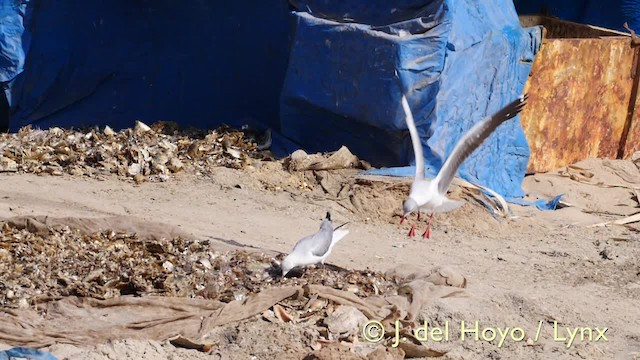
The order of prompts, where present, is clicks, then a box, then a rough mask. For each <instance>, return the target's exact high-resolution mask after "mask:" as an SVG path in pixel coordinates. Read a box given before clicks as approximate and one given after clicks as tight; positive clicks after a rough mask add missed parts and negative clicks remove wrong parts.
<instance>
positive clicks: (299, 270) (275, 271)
mask: <svg viewBox="0 0 640 360" xmlns="http://www.w3.org/2000/svg"><path fill="white" fill-rule="evenodd" d="M312 266H313V265H312ZM322 266H323V265H320V266H317V265H316V269H322ZM324 267H325V269H326V270H328V271H332V272H338V273H348V272H349V270H348V269H345V268H343V267H340V266H337V265H332V264H324ZM309 271H313V270H312V268H311V267H301V266H297V267H295V268H293V269H291V270H290V271H289V272H288V273H287V275H285V276H284V277H283V276H282V267H281V266H280V265H275V264H272V265H271V266H270V267H269V268H268V269H267V273H268V274H269V276H271V278H273V279H277V278H287V279H289V278H301V277H303V276H304V275H305V274H306V273H307V272H309Z"/></svg>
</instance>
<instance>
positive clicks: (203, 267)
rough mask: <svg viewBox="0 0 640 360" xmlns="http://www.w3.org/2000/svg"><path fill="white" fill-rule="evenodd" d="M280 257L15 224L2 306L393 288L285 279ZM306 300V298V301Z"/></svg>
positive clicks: (344, 280)
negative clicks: (70, 299) (284, 289)
mask: <svg viewBox="0 0 640 360" xmlns="http://www.w3.org/2000/svg"><path fill="white" fill-rule="evenodd" d="M274 263H275V262H274V259H272V258H270V257H267V256H259V255H256V254H248V253H245V252H229V253H220V252H215V251H211V250H210V247H209V243H208V241H192V240H184V239H181V238H176V239H172V240H167V241H162V242H159V241H149V240H146V241H143V240H141V239H139V238H138V237H137V236H136V235H135V234H126V233H115V232H112V231H105V232H102V233H94V234H91V235H83V234H81V233H80V232H79V231H75V230H73V229H70V228H69V227H64V228H60V229H57V228H50V230H49V235H48V236H42V235H38V234H35V233H32V232H30V231H28V230H26V229H22V230H18V229H16V228H14V227H10V226H8V225H7V224H5V225H4V226H3V229H2V235H1V236H0V306H10V307H22V308H24V307H28V306H29V305H31V304H35V303H38V302H42V301H46V300H49V299H55V298H59V297H63V296H81V297H93V298H98V299H106V298H112V297H116V296H119V295H124V294H141V295H142V294H155V295H165V296H179V297H200V298H206V299H216V300H220V301H222V302H230V301H232V300H237V299H243V298H244V297H246V296H247V295H249V294H251V293H257V292H259V291H260V290H262V289H264V288H265V287H270V286H281V285H300V284H305V283H315V284H322V285H326V286H331V287H335V288H338V289H345V290H349V291H351V292H353V293H354V294H357V295H360V296H366V295H370V294H373V293H384V292H385V291H386V290H387V289H389V288H390V287H391V285H392V284H391V282H389V281H387V280H386V279H385V278H384V276H383V275H382V274H376V273H370V272H358V271H349V272H345V271H342V272H338V271H327V270H326V269H309V270H308V271H306V273H305V275H304V277H303V278H281V277H279V276H276V273H277V272H278V271H279V267H278V266H277V264H274ZM303 305H304V304H303Z"/></svg>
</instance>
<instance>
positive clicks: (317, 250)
mask: <svg viewBox="0 0 640 360" xmlns="http://www.w3.org/2000/svg"><path fill="white" fill-rule="evenodd" d="M332 239H333V230H332V229H331V228H328V229H322V230H320V231H318V232H317V233H315V234H313V235H309V236H307V237H305V238H302V239H301V240H300V241H298V243H297V244H296V246H295V247H294V248H293V252H296V253H297V252H303V253H304V252H310V253H311V254H312V255H313V256H322V255H324V254H325V253H326V252H327V251H329V247H330V246H331V241H332Z"/></svg>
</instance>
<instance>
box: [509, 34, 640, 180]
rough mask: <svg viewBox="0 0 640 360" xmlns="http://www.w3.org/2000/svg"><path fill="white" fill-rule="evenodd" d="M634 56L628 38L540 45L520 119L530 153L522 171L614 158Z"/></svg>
mask: <svg viewBox="0 0 640 360" xmlns="http://www.w3.org/2000/svg"><path fill="white" fill-rule="evenodd" d="M633 53H634V50H633V49H632V48H631V46H630V38H629V37H607V38H593V39H584V38H583V39H544V40H543V42H542V46H541V49H540V52H539V53H538V54H537V55H536V58H535V60H534V63H533V66H532V69H531V74H530V77H529V79H528V81H527V84H526V85H525V91H526V92H528V93H529V96H530V100H529V104H528V105H527V107H525V109H524V110H523V111H522V116H521V121H522V126H523V128H524V131H525V134H526V137H527V140H528V142H529V146H530V148H531V158H530V160H529V166H528V169H527V172H529V173H532V172H546V171H550V170H553V169H557V168H560V167H562V166H566V165H569V164H571V163H574V162H577V161H580V160H584V159H587V158H591V157H600V158H611V159H614V158H616V156H617V152H618V150H619V146H620V140H621V136H622V132H623V128H624V124H625V121H626V118H627V111H628V106H629V100H630V97H631V88H632V84H633V79H632V77H631V68H632V65H633Z"/></svg>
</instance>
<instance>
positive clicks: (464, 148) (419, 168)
mask: <svg viewBox="0 0 640 360" xmlns="http://www.w3.org/2000/svg"><path fill="white" fill-rule="evenodd" d="M527 98H528V94H525V95H522V96H520V97H518V99H516V100H514V101H513V102H511V103H510V104H508V105H507V106H505V107H504V108H502V109H501V110H500V111H498V112H497V113H495V114H493V116H490V117H486V118H485V119H483V120H482V121H480V122H479V123H477V124H476V125H474V126H473V127H472V128H471V129H469V131H467V133H466V134H464V135H463V136H462V137H461V138H460V140H458V143H457V144H456V146H455V148H454V149H453V151H452V152H451V154H450V155H449V157H448V158H447V160H446V161H445V162H444V165H442V168H441V169H440V171H439V172H438V175H437V176H436V177H435V178H434V179H433V180H430V179H426V178H425V177H424V156H423V153H422V143H421V142H420V136H419V135H418V130H417V129H416V124H415V122H414V121H413V115H412V113H411V109H410V108H409V103H408V102H407V98H406V97H405V96H404V95H402V108H403V109H404V112H405V115H406V118H407V126H408V128H409V133H410V135H411V142H412V143H413V152H414V154H415V157H416V176H415V179H414V180H413V183H412V184H411V191H410V193H409V196H408V197H407V198H406V200H405V201H404V203H403V204H402V207H403V211H404V213H403V215H402V220H400V223H401V224H402V222H403V221H404V220H405V219H406V218H407V216H408V215H409V214H411V213H412V212H415V211H417V212H418V220H420V212H421V211H422V212H426V213H430V216H429V222H428V225H427V230H425V232H424V233H423V234H422V237H423V238H424V237H426V238H430V237H431V221H432V220H433V214H434V213H439V212H447V211H451V210H454V209H457V208H458V207H460V206H462V205H463V204H464V203H463V202H462V201H456V200H451V199H448V198H447V196H446V195H447V190H448V189H449V186H450V185H451V181H453V177H454V176H455V174H456V173H457V172H458V167H460V164H462V162H463V161H464V160H465V159H466V158H467V157H469V155H471V153H472V152H473V151H474V150H475V149H477V148H478V146H480V144H482V142H483V141H484V140H485V139H486V138H487V137H489V135H491V133H492V132H493V131H494V130H495V129H496V128H497V127H498V126H500V125H501V124H502V123H503V122H505V121H507V120H509V119H511V118H513V117H514V116H516V115H518V113H519V112H520V111H521V110H522V108H523V107H524V106H525V105H526V103H527ZM415 228H416V225H415V224H413V226H412V227H411V230H410V231H409V236H411V237H413V236H415Z"/></svg>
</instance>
